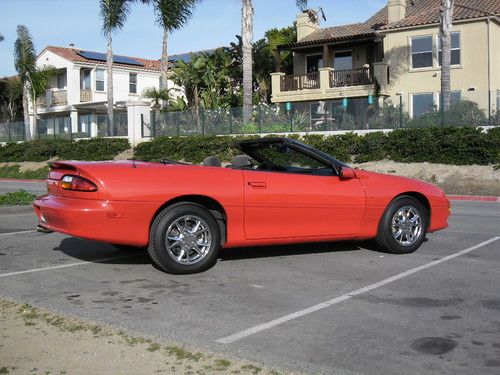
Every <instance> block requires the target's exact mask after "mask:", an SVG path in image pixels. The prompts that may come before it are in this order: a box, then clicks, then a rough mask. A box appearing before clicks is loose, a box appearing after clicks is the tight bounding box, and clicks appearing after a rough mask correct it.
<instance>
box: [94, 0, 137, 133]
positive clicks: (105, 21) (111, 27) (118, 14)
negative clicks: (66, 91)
mask: <svg viewBox="0 0 500 375" xmlns="http://www.w3.org/2000/svg"><path fill="white" fill-rule="evenodd" d="M130 5H131V0H100V8H101V9H100V12H101V19H102V32H103V33H104V35H105V36H106V38H107V49H106V70H107V86H108V87H107V95H108V124H110V127H109V129H110V132H111V133H112V132H113V123H114V122H113V106H114V99H113V31H115V30H118V29H121V28H123V26H124V24H125V20H126V19H127V16H128V14H129V13H130ZM110 135H113V134H110Z"/></svg>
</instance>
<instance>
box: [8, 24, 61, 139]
mask: <svg viewBox="0 0 500 375" xmlns="http://www.w3.org/2000/svg"><path fill="white" fill-rule="evenodd" d="M14 65H15V68H16V70H17V72H18V73H19V78H20V79H21V83H22V86H23V109H24V124H25V131H26V133H25V134H26V138H27V139H30V138H31V128H30V118H29V106H30V101H31V107H32V109H33V128H34V129H36V123H37V117H38V114H37V105H36V99H37V98H38V97H40V96H41V95H44V94H45V90H46V88H47V85H48V82H49V80H50V79H51V78H52V77H53V76H54V75H55V69H54V68H53V67H51V66H45V67H42V68H38V67H37V66H36V52H35V46H34V43H33V39H32V38H31V34H30V32H29V30H28V28H27V27H26V26H24V25H18V26H17V39H16V41H15V43H14Z"/></svg>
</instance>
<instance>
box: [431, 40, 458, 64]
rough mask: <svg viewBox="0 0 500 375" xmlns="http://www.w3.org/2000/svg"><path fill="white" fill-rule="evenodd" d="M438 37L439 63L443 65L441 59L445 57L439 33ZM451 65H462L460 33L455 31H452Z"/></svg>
mask: <svg viewBox="0 0 500 375" xmlns="http://www.w3.org/2000/svg"><path fill="white" fill-rule="evenodd" d="M437 38H438V39H437V40H438V46H439V47H438V53H439V57H438V64H439V66H441V60H442V58H443V54H442V52H441V38H439V35H438V37H437ZM451 65H460V33H459V32H454V33H451Z"/></svg>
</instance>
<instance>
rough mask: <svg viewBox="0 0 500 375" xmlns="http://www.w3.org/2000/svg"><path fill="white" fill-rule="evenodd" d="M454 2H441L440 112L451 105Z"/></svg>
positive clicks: (442, 0) (446, 0)
mask: <svg viewBox="0 0 500 375" xmlns="http://www.w3.org/2000/svg"><path fill="white" fill-rule="evenodd" d="M454 3H455V1H454V0H441V8H440V10H439V19H440V25H439V38H440V42H441V56H442V57H441V110H442V113H443V114H444V113H445V112H449V111H450V103H451V77H450V75H451V74H450V73H451V28H452V22H453V7H454Z"/></svg>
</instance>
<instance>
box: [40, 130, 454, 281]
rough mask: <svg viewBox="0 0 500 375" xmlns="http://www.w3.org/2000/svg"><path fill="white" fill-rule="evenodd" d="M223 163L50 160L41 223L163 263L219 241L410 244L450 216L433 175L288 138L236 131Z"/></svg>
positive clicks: (187, 264) (204, 254)
mask: <svg viewBox="0 0 500 375" xmlns="http://www.w3.org/2000/svg"><path fill="white" fill-rule="evenodd" d="M236 148H237V149H239V150H240V151H241V152H243V153H244V154H245V155H239V156H235V157H234V159H233V162H232V164H231V165H229V166H227V167H222V166H221V163H220V161H219V160H218V159H217V158H216V157H207V158H206V159H205V161H204V163H203V166H199V165H188V164H183V163H180V162H175V161H171V160H164V161H162V162H158V163H156V162H140V161H121V162H54V163H51V165H50V167H51V168H50V172H49V176H48V179H47V184H48V194H47V195H44V196H41V197H39V198H37V200H36V201H35V202H34V209H35V212H36V214H37V215H38V218H39V223H40V224H39V226H40V227H41V228H43V229H45V230H47V231H56V232H61V233H66V234H69V235H72V236H76V237H81V238H87V239H92V240H97V241H103V242H107V243H111V244H117V245H128V246H136V247H147V251H148V253H149V255H150V256H151V258H152V260H153V261H154V263H156V265H157V266H159V267H160V268H162V269H163V270H165V271H167V272H170V273H178V274H181V273H193V272H200V271H203V270H206V269H208V268H210V267H211V266H213V265H214V264H215V262H216V260H217V254H218V251H219V249H221V248H229V247H238V246H255V245H271V244H289V243H299V242H311V241H335V240H364V239H376V241H377V243H378V244H379V245H380V246H381V247H382V248H384V249H385V250H386V251H389V252H391V253H396V254H406V253H411V252H413V251H415V250H416V249H417V248H418V247H420V245H421V244H422V242H423V241H424V239H425V236H426V233H427V232H434V231H437V230H439V229H443V228H446V227H447V225H448V223H447V220H448V216H449V215H450V203H449V201H448V199H447V198H446V196H445V194H444V192H443V191H442V190H441V189H439V188H437V187H436V186H433V185H430V184H427V183H424V182H421V181H416V180H411V179H408V178H403V177H397V176H391V175H384V174H379V173H374V172H367V171H364V170H358V169H352V168H350V167H348V166H347V165H345V164H344V163H342V162H340V161H338V160H336V159H334V158H333V157H331V156H330V155H327V154H325V153H323V152H321V151H319V150H316V149H314V148H312V147H310V146H308V145H305V144H303V143H300V142H298V141H295V140H292V139H286V138H284V139H282V138H262V139H256V140H248V141H243V142H240V143H238V144H237V145H236Z"/></svg>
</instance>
